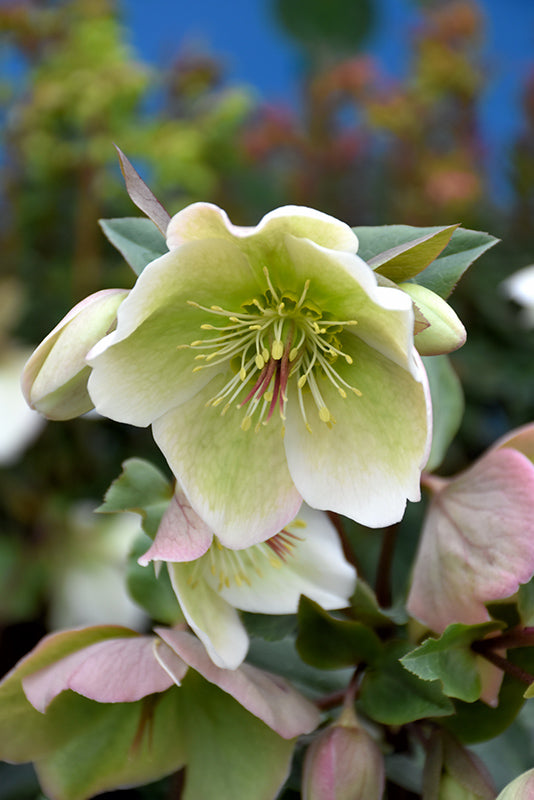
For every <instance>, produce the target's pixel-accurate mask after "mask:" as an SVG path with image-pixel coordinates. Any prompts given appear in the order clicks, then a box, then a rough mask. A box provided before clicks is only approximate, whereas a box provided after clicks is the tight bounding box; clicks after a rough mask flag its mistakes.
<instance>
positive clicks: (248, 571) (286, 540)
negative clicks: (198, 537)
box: [187, 519, 306, 592]
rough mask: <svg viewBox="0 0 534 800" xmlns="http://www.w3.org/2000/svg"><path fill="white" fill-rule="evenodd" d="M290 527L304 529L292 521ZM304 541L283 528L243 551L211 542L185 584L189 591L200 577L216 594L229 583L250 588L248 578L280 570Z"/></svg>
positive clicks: (297, 521) (303, 526)
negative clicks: (187, 585) (270, 569)
mask: <svg viewBox="0 0 534 800" xmlns="http://www.w3.org/2000/svg"><path fill="white" fill-rule="evenodd" d="M291 527H292V528H305V527H306V523H305V522H304V521H303V520H300V519H295V520H293V522H292V523H291ZM302 541H303V538H302V537H301V536H297V534H296V533H292V532H291V531H289V530H287V529H284V530H282V531H280V533H277V534H276V535H275V536H272V537H271V538H270V539H267V541H266V542H262V543H261V544H256V545H253V546H252V547H247V548H245V549H244V550H230V549H229V548H227V547H223V545H222V544H221V543H220V542H219V540H218V539H214V541H213V544H212V545H211V547H210V548H209V550H208V552H207V553H205V554H204V555H203V556H201V558H199V559H198V560H197V562H196V563H195V568H194V569H193V570H192V572H191V574H190V575H189V577H188V579H187V582H188V584H189V585H190V586H191V588H192V589H194V588H195V586H197V585H198V582H199V580H201V579H202V578H205V579H207V580H208V581H209V582H210V583H211V584H212V585H213V588H215V589H216V590H217V591H218V592H220V591H221V590H222V589H223V588H224V587H225V586H226V587H227V588H229V587H230V586H231V584H232V583H235V584H236V586H238V587H240V586H243V585H244V584H246V585H247V586H251V585H252V581H251V578H253V577H256V576H257V577H258V578H263V576H264V574H265V570H267V569H269V568H274V569H280V568H281V567H282V566H283V565H284V564H285V563H286V562H287V559H288V558H290V557H292V556H293V555H294V550H295V548H296V547H297V545H298V543H299V542H302Z"/></svg>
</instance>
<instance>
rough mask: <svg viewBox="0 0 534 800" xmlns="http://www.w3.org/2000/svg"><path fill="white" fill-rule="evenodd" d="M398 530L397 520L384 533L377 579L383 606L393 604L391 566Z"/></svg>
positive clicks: (376, 591) (379, 600)
mask: <svg viewBox="0 0 534 800" xmlns="http://www.w3.org/2000/svg"><path fill="white" fill-rule="evenodd" d="M398 530H399V523H398V522H396V523H395V524H394V525H390V526H389V528H386V529H385V530H384V533H383V534H382V549H381V550H380V558H379V560H378V567H377V572H376V581H375V593H376V599H377V600H378V604H379V605H380V606H381V607H382V608H389V606H390V605H391V596H392V595H391V568H392V565H393V554H394V552H395V544H396V541H397V533H398Z"/></svg>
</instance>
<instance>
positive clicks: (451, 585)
mask: <svg viewBox="0 0 534 800" xmlns="http://www.w3.org/2000/svg"><path fill="white" fill-rule="evenodd" d="M533 514H534V465H533V464H532V463H531V462H530V461H529V460H528V459H527V458H526V456H524V455H522V454H521V453H519V452H517V451H515V450H508V449H501V450H491V451H490V452H489V453H488V454H487V455H485V456H484V457H483V458H481V459H480V460H479V461H478V462H477V463H476V464H475V465H474V466H473V467H472V468H471V469H469V470H468V471H466V472H464V473H463V474H462V475H460V476H459V477H458V478H456V479H454V480H452V481H449V482H446V483H445V484H444V488H443V489H442V490H441V491H438V492H437V493H436V495H435V496H434V498H433V500H432V503H431V506H430V510H429V512H428V515H427V519H426V521H425V525H424V528H423V534H422V538H421V542H420V545H419V552H418V554H417V558H416V563H415V568H414V580H413V584H412V588H411V591H410V596H409V598H408V610H409V611H410V613H411V614H412V615H413V616H415V617H417V618H418V619H420V620H422V621H423V622H425V623H426V624H427V625H428V626H429V627H430V628H432V629H433V630H435V631H437V632H441V631H443V630H444V629H445V628H446V627H447V625H449V624H450V623H453V622H463V623H465V624H468V625H469V624H476V623H479V622H485V621H487V620H488V619H489V615H488V612H487V610H486V608H485V605H484V604H485V603H487V602H489V601H491V600H499V599H503V598H505V597H509V596H510V595H512V594H514V593H515V592H516V591H517V589H518V587H519V585H520V584H521V583H526V582H527V581H529V580H530V578H531V577H532V575H533V573H534V536H533V529H532V518H533Z"/></svg>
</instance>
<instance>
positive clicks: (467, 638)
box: [400, 622, 504, 703]
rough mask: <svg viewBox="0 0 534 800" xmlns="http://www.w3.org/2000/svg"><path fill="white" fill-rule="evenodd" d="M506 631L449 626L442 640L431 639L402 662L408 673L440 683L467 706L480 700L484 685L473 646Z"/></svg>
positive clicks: (491, 625) (498, 625) (492, 627)
mask: <svg viewBox="0 0 534 800" xmlns="http://www.w3.org/2000/svg"><path fill="white" fill-rule="evenodd" d="M503 627H504V625H503V624H501V623H500V622H487V623H484V624H482V625H463V624H461V623H454V624H453V625H449V626H448V628H447V629H446V630H445V631H444V633H443V634H442V635H441V636H440V638H439V639H432V638H429V639H427V640H426V641H425V642H423V644H422V645H421V646H420V647H417V648H416V649H415V650H412V651H411V652H410V653H407V655H405V656H404V657H403V658H401V660H400V661H401V664H403V666H404V667H406V669H408V670H409V671H410V672H413V673H414V674H415V675H418V676H419V677H420V678H422V679H423V680H425V681H432V680H439V681H441V684H442V686H443V691H444V692H445V694H446V695H448V696H449V697H457V698H459V699H460V700H464V701H465V702H467V703H472V702H474V701H475V700H478V698H479V697H480V692H481V691H482V683H481V680H480V675H479V672H478V667H477V656H476V654H475V653H474V651H473V650H472V649H471V645H472V643H473V642H474V641H477V640H478V639H483V638H484V636H485V635H486V634H488V633H491V632H492V631H496V630H500V629H502V628H503Z"/></svg>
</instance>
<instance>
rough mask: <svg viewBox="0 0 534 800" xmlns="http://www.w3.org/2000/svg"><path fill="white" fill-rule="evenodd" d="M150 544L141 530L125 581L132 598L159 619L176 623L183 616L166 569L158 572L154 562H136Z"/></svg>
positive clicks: (164, 622) (182, 618)
mask: <svg viewBox="0 0 534 800" xmlns="http://www.w3.org/2000/svg"><path fill="white" fill-rule="evenodd" d="M149 546H150V539H149V537H148V536H147V535H146V534H144V533H140V534H139V536H138V537H137V539H136V540H135V543H134V547H133V549H132V552H131V553H130V555H129V557H128V566H127V570H126V585H127V587H128V592H129V594H130V596H131V598H132V600H134V601H135V602H136V603H137V604H138V605H139V606H141V608H144V610H145V611H146V612H147V614H148V615H149V616H150V617H151V618H152V619H153V620H155V621H156V622H159V623H162V624H164V625H177V624H178V623H179V622H183V620H184V616H183V614H182V611H181V608H180V606H179V604H178V600H177V599H176V595H175V594H174V590H173V588H172V585H171V581H170V578H169V573H168V571H167V569H166V568H165V569H161V571H160V573H159V575H157V576H156V572H155V569H154V564H148V566H146V567H142V566H141V565H140V564H138V563H137V559H138V558H139V556H141V555H143V553H145V552H146V550H147V549H148V547H149Z"/></svg>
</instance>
